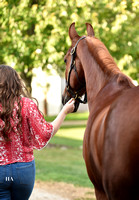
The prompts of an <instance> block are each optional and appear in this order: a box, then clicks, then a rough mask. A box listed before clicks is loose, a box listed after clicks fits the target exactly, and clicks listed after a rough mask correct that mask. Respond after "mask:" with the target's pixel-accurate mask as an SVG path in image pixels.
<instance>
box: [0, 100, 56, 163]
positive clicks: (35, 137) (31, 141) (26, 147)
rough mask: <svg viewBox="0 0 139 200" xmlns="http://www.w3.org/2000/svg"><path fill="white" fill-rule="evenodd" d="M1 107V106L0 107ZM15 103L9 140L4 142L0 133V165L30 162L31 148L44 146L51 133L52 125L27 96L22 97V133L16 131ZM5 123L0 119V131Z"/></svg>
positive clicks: (16, 107) (31, 157)
mask: <svg viewBox="0 0 139 200" xmlns="http://www.w3.org/2000/svg"><path fill="white" fill-rule="evenodd" d="M0 109H2V108H0ZM17 109H18V106H17V105H16V104H15V107H14V110H13V117H14V120H13V119H11V121H10V122H11V125H12V127H13V129H14V131H11V132H10V133H9V137H10V139H11V141H10V142H5V140H4V138H3V136H2V135H0V165H6V164H10V163H15V162H30V161H32V160H33V159H34V156H33V149H41V148H43V147H45V146H46V145H47V144H48V142H49V140H50V138H51V137H52V133H53V126H52V124H50V123H47V122H46V121H45V119H44V118H43V116H42V115H41V113H40V112H39V110H38V108H37V105H36V104H35V103H34V102H33V101H32V100H30V99H29V98H25V97H23V98H22V110H21V112H22V125H21V129H22V133H18V130H17V123H18V117H17V114H16V110H17ZM4 126H5V123H4V121H2V120H1V119H0V131H2V129H3V128H4Z"/></svg>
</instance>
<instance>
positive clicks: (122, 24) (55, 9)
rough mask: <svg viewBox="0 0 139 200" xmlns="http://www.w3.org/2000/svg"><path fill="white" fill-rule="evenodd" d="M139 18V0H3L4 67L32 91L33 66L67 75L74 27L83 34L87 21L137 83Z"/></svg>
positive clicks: (0, 11)
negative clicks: (66, 60) (66, 57)
mask: <svg viewBox="0 0 139 200" xmlns="http://www.w3.org/2000/svg"><path fill="white" fill-rule="evenodd" d="M138 14H139V2H138V0H97V1H95V0H86V1H84V0H41V1H39V0H0V46H1V48H0V63H7V64H9V65H11V66H13V67H14V68H15V69H16V70H17V71H18V72H19V73H20V74H21V77H22V78H23V79H24V80H25V82H26V84H27V86H28V87H29V88H31V80H32V76H33V72H32V69H33V68H34V67H42V68H43V69H46V70H47V71H50V68H49V65H48V64H51V65H52V66H53V67H54V68H55V69H56V70H57V71H58V73H62V72H63V71H64V63H63V57H64V54H65V53H66V51H67V49H68V47H69V45H70V40H69V37H68V28H69V26H70V24H71V23H72V22H76V27H77V31H78V33H79V34H80V35H83V34H84V33H85V30H86V27H85V22H89V23H91V24H92V25H93V27H94V30H95V33H96V37H98V38H99V39H101V40H102V42H104V44H105V45H106V46H107V48H108V49H109V51H110V53H111V54H112V56H113V57H114V58H115V60H116V62H117V64H118V66H119V67H120V68H121V69H122V70H123V71H124V72H126V73H127V74H128V75H130V76H131V77H132V78H133V79H136V80H139V34H138V30H139V15H138Z"/></svg>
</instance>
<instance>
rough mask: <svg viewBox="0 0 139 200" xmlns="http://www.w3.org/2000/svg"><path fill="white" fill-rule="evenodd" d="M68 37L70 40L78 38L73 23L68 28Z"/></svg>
mask: <svg viewBox="0 0 139 200" xmlns="http://www.w3.org/2000/svg"><path fill="white" fill-rule="evenodd" d="M69 37H70V39H71V40H73V39H74V38H75V37H80V36H79V35H78V33H77V32H76V30H75V22H74V23H72V24H71V25H70V27H69Z"/></svg>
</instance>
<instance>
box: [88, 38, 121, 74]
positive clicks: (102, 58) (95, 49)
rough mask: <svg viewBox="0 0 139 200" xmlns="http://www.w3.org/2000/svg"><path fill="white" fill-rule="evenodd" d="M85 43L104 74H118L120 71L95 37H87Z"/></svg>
mask: <svg viewBox="0 0 139 200" xmlns="http://www.w3.org/2000/svg"><path fill="white" fill-rule="evenodd" d="M86 41H87V44H88V48H89V51H90V52H91V54H92V56H93V57H94V59H95V60H96V62H97V63H98V64H99V66H100V67H101V69H102V71H103V72H104V73H105V74H107V75H109V74H110V75H112V74H113V75H115V74H117V73H119V72H120V69H119V68H118V67H117V65H116V63H115V61H114V59H113V57H112V56H111V55H110V53H109V51H108V49H107V48H106V46H105V45H104V44H103V43H102V42H101V41H100V40H98V39H97V38H95V37H87V38H86Z"/></svg>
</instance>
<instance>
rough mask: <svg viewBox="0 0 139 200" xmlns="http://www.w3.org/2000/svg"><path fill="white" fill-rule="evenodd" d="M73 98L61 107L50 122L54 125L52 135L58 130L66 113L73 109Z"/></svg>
mask: <svg viewBox="0 0 139 200" xmlns="http://www.w3.org/2000/svg"><path fill="white" fill-rule="evenodd" d="M74 102H75V100H74V99H70V100H69V101H68V102H67V103H66V104H65V105H64V106H63V108H62V110H61V111H60V113H59V114H58V116H57V117H56V119H55V120H54V121H53V122H52V123H51V124H52V125H53V127H54V132H53V135H55V133H56V132H57V131H58V129H59V128H60V126H61V124H62V122H63V121H64V119H65V117H66V115H67V114H68V113H71V112H72V111H73V110H74Z"/></svg>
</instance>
